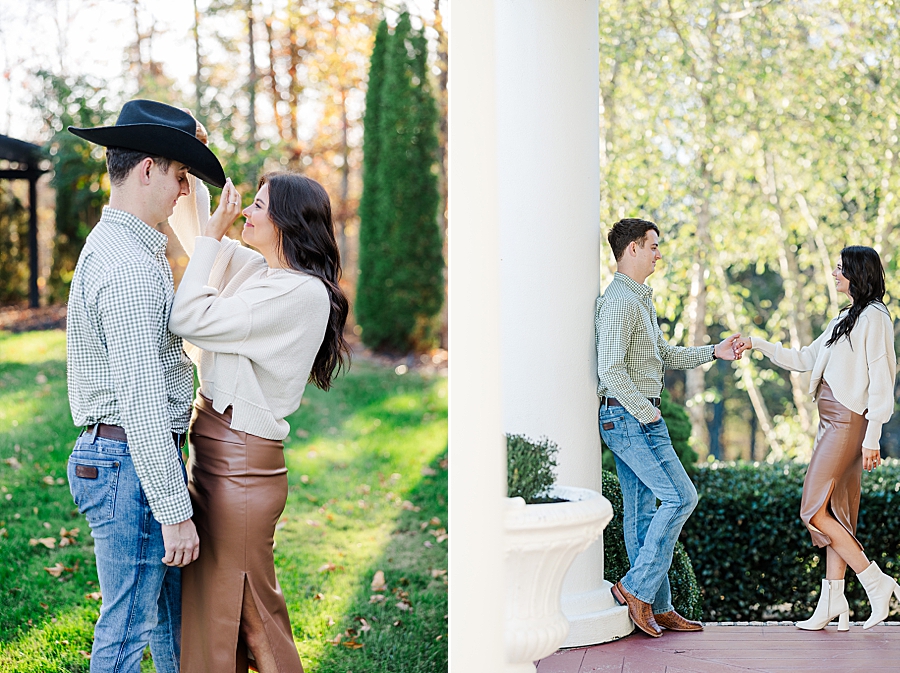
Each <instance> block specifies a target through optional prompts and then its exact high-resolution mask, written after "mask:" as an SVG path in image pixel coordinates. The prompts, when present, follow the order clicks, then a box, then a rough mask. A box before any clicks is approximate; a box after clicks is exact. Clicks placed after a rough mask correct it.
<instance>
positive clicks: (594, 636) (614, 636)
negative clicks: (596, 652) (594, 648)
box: [560, 580, 634, 648]
mask: <svg viewBox="0 0 900 673" xmlns="http://www.w3.org/2000/svg"><path fill="white" fill-rule="evenodd" d="M611 586H612V584H610V583H609V582H607V581H606V580H604V581H603V585H602V586H601V587H600V588H599V589H595V590H594V591H588V592H586V593H583V594H570V595H563V597H562V611H563V613H564V614H565V615H566V618H567V619H568V620H569V635H568V637H567V638H566V640H565V642H564V643H563V644H562V645H561V646H560V647H561V648H566V647H584V646H585V645H598V644H599V643H608V642H610V641H611V640H618V639H619V638H624V637H625V636H627V635H628V634H629V633H631V632H632V631H634V623H633V622H632V621H631V618H630V617H629V616H628V606H625V605H619V604H618V603H616V601H615V600H614V599H613V597H612V594H611V593H610V592H609V589H610V587H611Z"/></svg>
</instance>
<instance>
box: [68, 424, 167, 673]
mask: <svg viewBox="0 0 900 673" xmlns="http://www.w3.org/2000/svg"><path fill="white" fill-rule="evenodd" d="M68 477H69V488H70V489H71V491H72V497H73V498H74V500H75V504H76V505H78V511H80V512H81V513H82V514H84V515H85V516H86V517H87V521H88V524H89V525H90V527H91V536H92V537H93V538H94V555H95V556H96V558H97V575H98V576H99V579H100V591H101V593H102V594H103V604H102V606H101V607H100V618H99V619H98V620H97V625H96V627H95V628H94V646H93V649H92V650H91V673H139V671H140V669H141V657H142V656H143V654H144V648H145V647H146V646H147V644H148V643H149V644H150V653H151V654H152V655H153V663H154V665H155V666H156V670H157V671H158V673H178V670H179V658H180V656H181V569H180V568H171V567H169V566H167V565H165V564H163V563H162V561H161V559H162V557H163V556H164V555H165V546H164V544H163V539H162V528H161V527H160V524H159V523H158V522H157V521H156V519H154V518H153V514H152V513H151V511H150V506H149V504H148V503H147V498H146V496H145V495H144V491H143V489H142V488H141V484H140V482H139V481H138V477H137V474H136V473H135V471H134V463H133V462H132V459H131V454H130V453H129V450H128V444H126V443H125V442H118V441H113V440H110V439H104V438H102V437H96V438H95V437H92V436H91V435H90V434H83V435H81V436H80V437H79V438H78V440H77V441H76V442H75V448H74V449H73V451H72V455H71V456H70V457H69V465H68Z"/></svg>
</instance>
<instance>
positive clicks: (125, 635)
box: [66, 100, 225, 673]
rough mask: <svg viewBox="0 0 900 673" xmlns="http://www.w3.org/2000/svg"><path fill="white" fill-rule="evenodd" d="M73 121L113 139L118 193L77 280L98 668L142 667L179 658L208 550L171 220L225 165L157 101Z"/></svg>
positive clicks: (171, 664)
mask: <svg viewBox="0 0 900 673" xmlns="http://www.w3.org/2000/svg"><path fill="white" fill-rule="evenodd" d="M69 131H70V132H71V133H74V134H75V135H77V136H79V137H81V138H85V139H86V140H89V141H91V142H94V143H97V144H99V145H103V146H105V147H106V148H107V150H106V163H107V168H108V171H109V179H110V197H109V205H108V206H106V207H105V208H104V209H103V215H102V216H101V218H100V221H99V222H98V223H97V226H96V227H94V229H93V231H92V232H91V233H90V235H89V236H88V237H87V241H86V242H85V245H84V248H83V250H82V251H81V255H80V257H79V259H78V264H77V266H76V267H75V274H74V276H73V277H72V284H71V286H70V290H69V308H68V327H67V333H66V336H67V340H68V384H69V404H70V406H71V410H72V418H73V420H74V422H75V424H76V425H78V426H83V427H84V430H83V431H82V433H81V435H80V436H79V438H78V439H77V441H76V443H75V448H74V450H73V451H72V455H71V457H70V458H69V466H68V477H69V485H70V488H71V490H72V496H73V498H74V499H75V503H76V504H77V505H78V509H79V510H80V511H81V512H82V513H83V514H85V516H86V517H87V520H88V523H89V524H90V527H91V535H92V536H93V538H94V553H95V556H96V559H97V574H98V576H99V579H100V590H101V592H102V594H103V604H102V607H101V609H100V618H99V619H98V621H97V625H96V627H95V629H94V646H93V650H92V654H91V671H92V672H94V673H99V672H100V671H102V672H103V673H113V672H115V673H119V672H122V673H132V672H134V673H137V672H138V671H139V670H140V662H141V657H142V655H143V651H144V648H145V647H146V646H147V644H148V643H149V644H150V651H151V653H152V655H153V663H154V664H155V666H156V670H157V671H159V672H161V673H162V672H165V673H170V672H177V671H178V670H179V654H180V648H181V645H180V634H181V576H180V572H181V570H180V569H181V567H183V566H185V565H187V564H188V563H190V562H191V561H193V560H195V559H196V558H197V556H198V555H199V552H200V549H199V544H200V542H199V538H198V536H197V531H196V529H195V528H194V524H193V522H192V521H191V516H192V515H193V510H192V508H191V501H190V497H189V496H188V490H187V486H186V475H185V471H184V464H183V462H182V456H181V446H182V445H183V441H184V435H185V432H186V430H187V427H188V422H189V420H190V412H191V398H192V393H193V373H192V368H191V362H190V360H188V358H187V357H186V356H185V354H184V352H183V350H182V342H181V339H180V338H179V337H176V336H175V335H174V334H172V333H171V332H170V331H169V328H168V323H169V312H170V310H171V307H172V299H173V296H174V288H173V283H172V270H171V269H170V268H169V264H168V262H167V261H166V256H165V250H166V241H167V239H166V236H165V235H164V234H162V233H161V232H159V231H158V230H157V229H156V228H155V225H157V224H159V223H161V222H164V221H166V219H167V218H168V217H169V216H170V215H171V214H172V211H173V209H174V208H175V203H176V201H177V200H178V199H179V198H180V197H181V196H183V195H186V194H188V193H190V187H189V183H188V179H187V174H188V173H193V174H194V175H196V176H197V177H199V178H200V179H202V180H205V181H206V182H209V183H212V184H214V185H216V186H218V187H222V186H224V184H225V174H224V172H223V171H222V166H221V165H220V163H219V161H218V159H216V157H215V155H214V154H213V153H212V152H211V151H210V150H209V148H208V147H206V145H205V144H204V143H203V142H201V141H200V140H198V139H197V137H196V132H197V122H196V121H195V120H194V118H193V117H192V116H191V115H190V114H188V113H186V112H183V111H181V110H179V109H177V108H174V107H171V106H169V105H164V104H162V103H157V102H154V101H145V100H133V101H130V102H128V103H126V104H125V106H124V107H123V108H122V111H121V113H120V115H119V118H118V120H117V121H116V124H115V126H107V127H98V128H73V127H71V126H70V127H69Z"/></svg>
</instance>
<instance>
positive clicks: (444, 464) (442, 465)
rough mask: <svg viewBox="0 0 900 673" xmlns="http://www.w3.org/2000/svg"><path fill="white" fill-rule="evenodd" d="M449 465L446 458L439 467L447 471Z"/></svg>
mask: <svg viewBox="0 0 900 673" xmlns="http://www.w3.org/2000/svg"><path fill="white" fill-rule="evenodd" d="M447 465H448V463H447V459H446V458H444V459H443V460H442V461H441V462H439V463H438V466H439V467H440V468H441V469H442V470H446V469H447Z"/></svg>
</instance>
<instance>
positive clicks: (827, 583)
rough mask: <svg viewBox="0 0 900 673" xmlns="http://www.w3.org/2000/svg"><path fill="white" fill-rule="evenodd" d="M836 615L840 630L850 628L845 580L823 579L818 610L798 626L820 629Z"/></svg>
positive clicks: (806, 628)
mask: <svg viewBox="0 0 900 673" xmlns="http://www.w3.org/2000/svg"><path fill="white" fill-rule="evenodd" d="M885 614H887V612H885ZM835 617H838V631H849V630H850V606H849V605H848V604H847V598H846V597H845V596H844V580H822V593H821V594H819V604H818V605H817V606H816V611H815V612H813V615H812V617H810V618H809V619H807V620H806V621H803V622H797V628H799V629H805V630H807V631H818V630H819V629H824V628H825V627H826V626H828V622H830V621H831V620H832V619H834V618H835Z"/></svg>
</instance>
